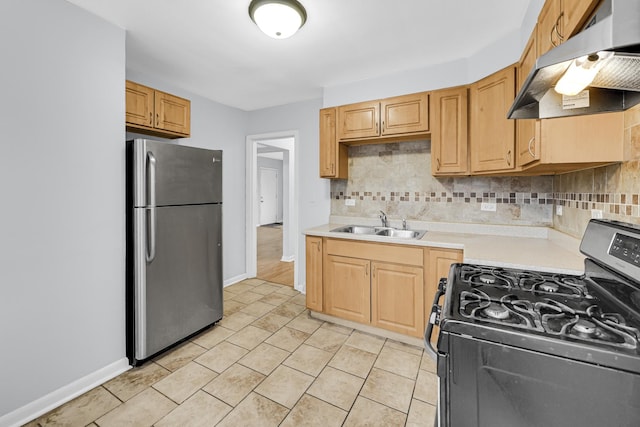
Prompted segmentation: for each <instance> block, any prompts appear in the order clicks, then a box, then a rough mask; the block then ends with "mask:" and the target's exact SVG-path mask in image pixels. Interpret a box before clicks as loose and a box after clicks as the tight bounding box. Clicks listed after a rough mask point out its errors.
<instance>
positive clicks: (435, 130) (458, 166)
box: [431, 87, 468, 175]
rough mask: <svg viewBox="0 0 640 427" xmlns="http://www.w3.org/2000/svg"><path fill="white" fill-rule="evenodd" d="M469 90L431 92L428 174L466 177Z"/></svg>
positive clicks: (461, 88)
mask: <svg viewBox="0 0 640 427" xmlns="http://www.w3.org/2000/svg"><path fill="white" fill-rule="evenodd" d="M467 94H468V89H467V87H458V88H452V89H445V90H438V91H435V92H433V93H431V114H432V115H433V119H432V122H431V127H432V129H431V174H432V175H455V174H465V173H467V171H468V167H467V108H468V95H467Z"/></svg>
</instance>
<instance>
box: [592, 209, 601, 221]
mask: <svg viewBox="0 0 640 427" xmlns="http://www.w3.org/2000/svg"><path fill="white" fill-rule="evenodd" d="M591 218H594V219H602V211H601V210H600V209H591Z"/></svg>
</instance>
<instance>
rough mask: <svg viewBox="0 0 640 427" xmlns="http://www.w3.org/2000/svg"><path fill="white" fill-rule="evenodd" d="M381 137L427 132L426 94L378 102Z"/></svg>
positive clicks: (427, 106) (427, 107)
mask: <svg viewBox="0 0 640 427" xmlns="http://www.w3.org/2000/svg"><path fill="white" fill-rule="evenodd" d="M380 111H381V114H382V127H381V134H382V135H401V134H407V133H419V132H428V131H429V95H428V94H427V93H426V92H423V93H416V94H413V95H404V96H396V97H394V98H387V99H383V100H382V101H380Z"/></svg>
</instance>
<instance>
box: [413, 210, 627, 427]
mask: <svg viewBox="0 0 640 427" xmlns="http://www.w3.org/2000/svg"><path fill="white" fill-rule="evenodd" d="M580 251H581V252H582V253H583V254H584V255H586V257H587V258H586V260H585V273H584V274H583V275H568V274H559V273H551V272H540V271H526V270H519V269H510V268H499V267H491V266H486V265H473V264H454V265H452V267H451V269H450V272H449V277H448V278H446V279H443V280H441V282H440V285H439V290H438V294H437V295H436V298H435V300H434V306H433V309H432V314H431V320H430V322H429V325H428V327H427V331H426V332H425V344H426V346H427V350H429V351H431V352H432V353H433V355H434V356H435V357H436V359H437V370H438V371H437V372H438V377H439V396H438V424H439V425H440V426H453V427H459V426H463V427H464V426H511V427H517V426H581V427H584V426H638V425H640V226H638V225H633V224H626V223H620V222H615V221H606V220H591V221H590V223H589V225H588V227H587V230H586V232H585V235H584V237H583V239H582V243H581V246H580ZM442 295H444V301H443V304H442V307H441V306H440V305H439V300H440V297H441V296H442ZM434 324H438V325H439V326H440V333H439V336H438V341H437V350H436V349H434V348H432V346H431V343H430V338H431V334H432V331H433V325H434Z"/></svg>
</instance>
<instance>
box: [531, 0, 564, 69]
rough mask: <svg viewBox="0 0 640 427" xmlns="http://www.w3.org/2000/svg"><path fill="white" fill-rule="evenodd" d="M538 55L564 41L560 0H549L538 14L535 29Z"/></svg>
mask: <svg viewBox="0 0 640 427" xmlns="http://www.w3.org/2000/svg"><path fill="white" fill-rule="evenodd" d="M535 32H536V38H537V40H538V41H537V43H538V56H540V55H542V54H544V53H547V52H548V51H550V50H551V49H553V48H554V47H556V46H558V45H559V44H560V43H562V42H563V40H564V36H563V32H562V4H561V2H560V0H547V1H546V2H545V3H544V6H542V10H541V11H540V14H539V15H538V25H537V26H536V29H535Z"/></svg>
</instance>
